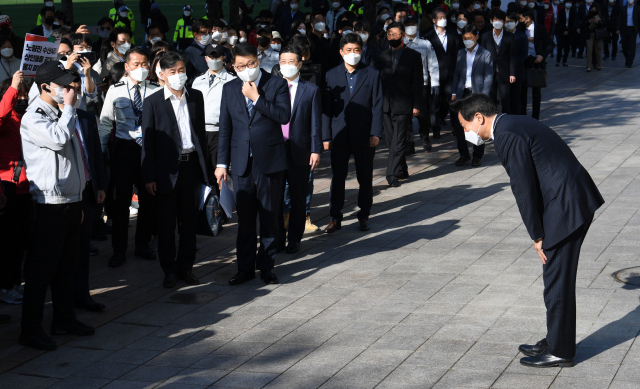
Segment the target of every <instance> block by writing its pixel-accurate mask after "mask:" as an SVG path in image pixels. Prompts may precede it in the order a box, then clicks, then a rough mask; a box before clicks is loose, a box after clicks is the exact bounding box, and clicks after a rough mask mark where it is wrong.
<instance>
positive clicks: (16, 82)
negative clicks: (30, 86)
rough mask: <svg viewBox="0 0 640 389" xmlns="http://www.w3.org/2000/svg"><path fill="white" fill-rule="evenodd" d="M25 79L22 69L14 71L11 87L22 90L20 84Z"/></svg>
mask: <svg viewBox="0 0 640 389" xmlns="http://www.w3.org/2000/svg"><path fill="white" fill-rule="evenodd" d="M23 79H24V77H23V73H22V70H18V71H17V72H15V73H13V78H12V79H11V87H12V88H13V89H15V90H17V91H19V90H20V84H22V80H23Z"/></svg>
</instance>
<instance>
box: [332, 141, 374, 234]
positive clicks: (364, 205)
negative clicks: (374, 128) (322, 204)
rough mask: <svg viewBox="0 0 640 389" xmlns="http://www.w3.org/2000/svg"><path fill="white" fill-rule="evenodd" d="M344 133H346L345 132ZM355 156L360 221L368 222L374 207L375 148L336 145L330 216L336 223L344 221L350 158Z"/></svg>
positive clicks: (333, 158)
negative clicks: (343, 209) (346, 182)
mask: <svg viewBox="0 0 640 389" xmlns="http://www.w3.org/2000/svg"><path fill="white" fill-rule="evenodd" d="M343 131H346V129H345V130H343ZM352 154H353V159H354V161H355V165H356V179H357V180H358V185H359V190H358V207H359V208H360V211H359V212H358V220H368V219H369V215H370V214H371V206H372V205H373V157H374V156H375V154H376V149H375V147H368V146H354V145H352V144H351V143H341V144H336V143H334V144H333V145H332V146H331V173H332V174H333V177H332V178H331V193H330V195H329V198H330V200H329V214H330V215H331V218H332V219H333V220H336V221H342V208H343V207H344V198H345V180H346V179H347V175H348V173H349V157H351V155H352Z"/></svg>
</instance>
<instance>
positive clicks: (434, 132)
mask: <svg viewBox="0 0 640 389" xmlns="http://www.w3.org/2000/svg"><path fill="white" fill-rule="evenodd" d="M433 137H434V138H436V139H440V130H438V131H433Z"/></svg>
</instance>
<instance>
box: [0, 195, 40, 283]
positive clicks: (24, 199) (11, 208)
mask: <svg viewBox="0 0 640 389" xmlns="http://www.w3.org/2000/svg"><path fill="white" fill-rule="evenodd" d="M2 211H3V212H2V214H0V250H1V252H2V254H1V255H0V258H1V259H0V269H1V270H0V289H7V290H11V289H13V285H21V284H22V261H23V259H24V254H25V251H26V250H27V247H28V246H29V234H30V230H31V222H32V221H33V203H32V200H31V194H29V193H24V194H18V195H15V196H12V197H11V198H10V200H9V201H7V204H5V207H4V208H3V210H2Z"/></svg>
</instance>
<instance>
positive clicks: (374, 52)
mask: <svg viewBox="0 0 640 389" xmlns="http://www.w3.org/2000/svg"><path fill="white" fill-rule="evenodd" d="M387 29H388V28H387ZM353 32H355V33H356V34H358V35H360V38H362V42H363V43H364V46H362V62H364V63H365V64H366V65H367V66H373V67H376V60H377V59H378V56H380V52H381V51H382V49H381V48H380V46H378V45H377V44H376V43H375V42H374V39H369V38H371V25H370V24H369V23H367V22H358V23H356V24H355V26H354V27H353Z"/></svg>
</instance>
